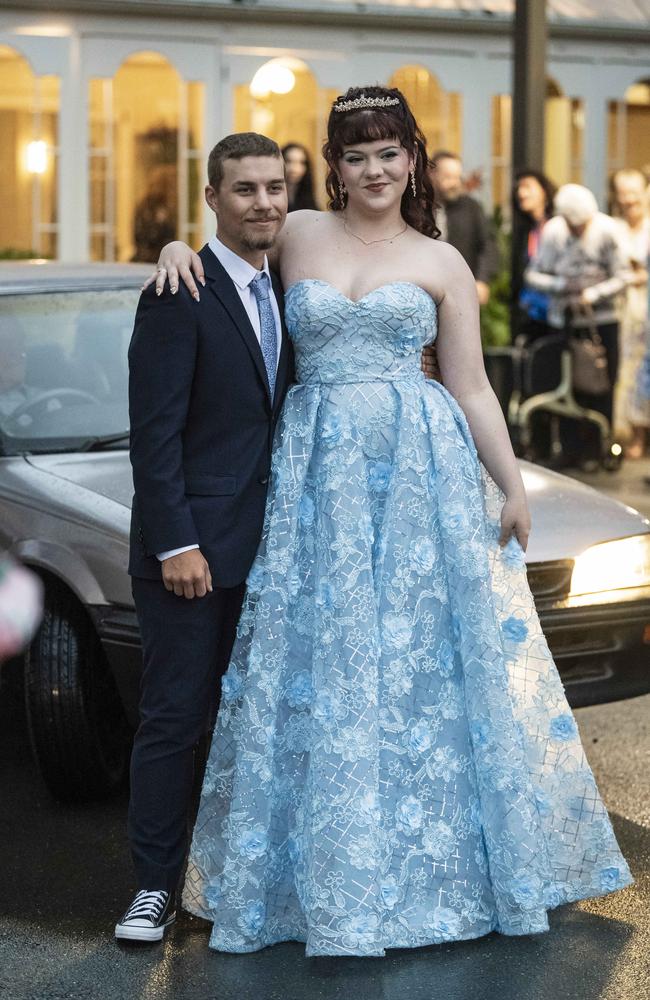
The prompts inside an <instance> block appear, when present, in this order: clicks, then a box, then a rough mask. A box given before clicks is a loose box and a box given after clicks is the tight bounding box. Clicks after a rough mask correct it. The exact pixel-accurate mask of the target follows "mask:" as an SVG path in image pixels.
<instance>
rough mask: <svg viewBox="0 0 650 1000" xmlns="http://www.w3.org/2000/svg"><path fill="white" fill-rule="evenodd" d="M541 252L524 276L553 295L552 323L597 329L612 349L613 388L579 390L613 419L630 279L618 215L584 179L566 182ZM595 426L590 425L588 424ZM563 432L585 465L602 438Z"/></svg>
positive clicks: (571, 455) (569, 452)
mask: <svg viewBox="0 0 650 1000" xmlns="http://www.w3.org/2000/svg"><path fill="white" fill-rule="evenodd" d="M554 207H555V212H556V215H555V217H554V218H552V219H550V220H549V221H548V222H547V223H546V226H545V227H544V231H543V233H542V238H541V240H540V244H539V248H538V252H537V254H536V256H535V257H534V259H533V260H532V261H531V263H530V266H529V267H528V268H527V270H526V273H525V276H524V280H525V282H526V284H527V285H529V286H530V287H531V288H536V289H538V290H540V291H542V292H545V293H546V294H547V295H548V316H547V322H548V324H549V326H551V327H555V328H556V329H558V330H566V331H567V333H569V332H571V331H578V330H580V329H581V328H582V329H593V328H594V327H595V328H596V329H597V331H598V334H599V335H600V338H601V340H602V342H603V344H604V346H605V350H606V352H607V369H608V374H609V382H610V386H611V388H610V390H609V391H608V392H606V393H601V394H598V395H596V394H593V395H592V394H591V393H581V394H578V393H576V399H577V401H578V402H579V403H580V404H581V405H583V406H588V407H591V408H593V409H596V410H598V411H600V412H601V413H603V414H604V415H605V416H606V417H607V419H608V420H609V421H610V422H611V420H612V409H613V396H614V391H613V390H614V385H615V383H616V376H617V371H618V332H619V318H620V296H621V292H622V291H623V289H624V288H625V284H626V258H625V254H624V253H623V250H622V248H621V245H620V238H619V235H618V233H617V230H616V225H615V223H614V220H613V219H611V218H610V217H609V216H608V215H605V214H603V213H602V212H599V211H598V204H597V202H596V199H595V197H594V196H593V194H592V193H591V191H589V189H588V188H586V187H583V186H582V185H581V184H565V185H563V187H561V188H560V189H559V190H558V192H557V194H556V196H555V201H554ZM589 429H590V430H591V429H592V428H591V427H590V428H589ZM584 432H585V433H584V434H583V437H582V441H580V437H579V435H576V434H572V433H570V432H567V433H563V435H562V436H563V443H564V445H565V458H566V459H567V463H569V464H570V463H572V462H574V461H578V462H579V464H583V465H585V466H586V467H590V466H591V465H592V464H593V461H594V458H595V457H596V456H597V454H598V442H597V441H596V440H594V438H593V437H590V438H589V437H588V436H587V428H586V427H585V428H584Z"/></svg>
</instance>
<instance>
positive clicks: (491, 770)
mask: <svg viewBox="0 0 650 1000" xmlns="http://www.w3.org/2000/svg"><path fill="white" fill-rule="evenodd" d="M286 318H287V326H288V329H289V332H290V335H291V337H292V340H293V342H294V345H295V351H296V369H297V380H298V381H297V384H296V385H294V386H293V387H292V388H291V389H290V390H289V394H288V396H287V400H286V403H285V405H284V410H283V414H282V418H281V425H280V428H279V434H278V439H277V442H276V447H275V451H274V459H273V470H272V483H271V490H270V493H269V499H268V505H267V512H266V523H265V529H264V536H263V540H262V544H261V548H260V551H259V554H258V556H257V559H256V562H255V564H254V566H253V568H252V570H251V573H250V576H249V579H248V596H247V599H246V603H245V606H244V611H243V614H242V618H241V622H240V625H239V630H238V638H237V641H236V645H235V649H234V652H233V656H232V660H231V663H230V667H229V669H228V672H227V674H226V676H225V678H224V680H223V688H222V701H221V708H220V712H219V717H218V721H217V726H216V730H215V735H214V740H213V744H212V749H211V752H210V757H209V762H208V766H207V771H206V776H205V783H204V786H203V794H202V800H201V806H200V811H199V816H198V821H197V824H196V828H195V833H194V839H193V843H192V848H191V855H190V862H189V868H188V875H187V880H186V884H185V891H184V905H185V906H186V908H187V909H189V910H190V911H191V912H192V913H195V914H197V915H199V916H202V917H205V918H207V919H208V920H211V921H213V924H214V926H213V931H212V935H211V939H210V945H211V946H212V947H213V948H216V949H219V950H222V951H230V952H247V951H255V950H257V949H259V948H263V947H264V946H266V945H269V944H273V943H275V942H278V941H285V940H289V939H292V940H299V941H304V942H306V946H307V947H306V951H307V954H308V955H383V954H384V950H385V949H386V948H403V947H412V946H416V945H426V944H431V943H437V942H442V941H455V940H459V939H463V938H475V937H478V936H480V935H482V934H487V933H489V932H490V931H492V930H494V929H496V930H498V931H501V932H502V933H503V934H529V933H533V932H537V931H545V930H547V929H548V919H547V911H548V910H549V909H551V908H552V907H555V906H558V905H559V904H561V903H566V902H569V901H571V900H577V899H583V898H585V897H590V896H599V895H602V894H604V893H608V892H611V891H613V890H615V889H619V888H621V887H623V886H625V885H628V884H629V883H630V881H631V877H630V873H629V870H628V867H627V865H626V863H625V861H624V859H623V857H622V856H621V853H620V851H619V848H618V845H617V843H616V840H615V837H614V834H613V831H612V828H611V825H610V822H609V818H608V816H607V812H606V810H605V807H604V806H603V803H602V802H601V799H600V797H599V795H598V790H597V788H596V785H595V782H594V778H593V775H592V773H591V771H590V769H589V766H588V764H587V761H586V759H585V755H584V752H583V750H582V747H581V744H580V739H579V736H578V730H577V728H576V724H575V722H574V719H573V716H572V714H571V711H570V709H569V707H568V704H567V702H566V699H565V695H564V691H563V688H562V684H561V682H560V679H559V676H558V673H557V670H556V668H555V665H554V663H553V661H552V659H551V655H550V653H549V650H548V646H547V644H546V641H545V639H544V636H543V634H542V632H541V630H540V626H539V621H538V618H537V615H536V613H535V608H534V605H533V600H532V597H531V594H530V590H529V588H528V585H527V581H526V571H525V566H524V558H523V553H522V551H521V548H520V547H519V545H518V544H517V543H516V541H511V542H510V543H509V544H508V545H507V546H506V547H505V549H503V550H501V549H499V547H498V544H497V538H498V530H499V529H498V522H499V513H500V498H499V495H498V491H497V490H496V487H495V486H494V484H493V483H491V482H490V481H489V480H488V478H487V476H486V474H485V472H484V471H483V470H482V468H481V466H480V464H479V461H478V458H477V454H476V449H475V447H474V444H473V441H472V438H471V436H470V432H469V429H468V426H467V423H466V420H465V418H464V415H463V413H462V411H461V410H460V408H459V407H458V405H457V404H456V402H455V401H454V399H453V398H452V397H451V396H450V395H449V393H448V392H447V391H446V390H445V389H444V388H443V387H442V386H441V385H438V384H437V383H434V382H430V381H427V380H426V379H425V378H424V376H423V375H422V374H421V372H420V355H421V351H422V347H423V345H424V344H425V343H427V342H430V341H431V340H432V339H433V337H434V336H435V332H436V307H435V303H434V302H433V301H432V300H431V298H430V297H429V296H428V295H427V294H426V292H424V290H423V289H421V288H419V287H418V286H416V285H413V284H410V283H409V282H401V281H400V282H394V283H391V284H387V285H384V286H382V287H380V288H378V289H376V290H375V291H373V292H371V293H370V294H368V295H366V296H365V297H364V298H363V299H361V300H360V301H358V302H353V301H351V300H350V299H348V298H346V297H345V296H344V295H342V294H341V293H340V292H338V291H337V290H336V289H335V288H333V287H332V286H331V285H328V284H327V283H325V282H322V281H317V280H314V279H307V280H303V281H299V282H298V283H297V284H295V285H293V286H292V287H291V288H290V289H289V291H288V293H287V298H286Z"/></svg>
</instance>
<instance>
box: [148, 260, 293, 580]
mask: <svg viewBox="0 0 650 1000" xmlns="http://www.w3.org/2000/svg"><path fill="white" fill-rule="evenodd" d="M200 256H201V260H202V261H203V266H204V269H205V277H206V287H205V288H200V296H201V301H200V302H196V301H195V300H194V299H193V298H192V296H191V295H190V293H189V292H188V290H187V288H186V287H185V285H184V284H183V282H181V283H180V287H179V290H178V292H177V294H176V295H172V294H171V292H170V291H169V290H168V289H166V290H165V291H164V292H163V294H162V295H161V296H160V297H158V296H157V295H156V293H155V288H154V286H153V285H151V286H150V287H149V288H148V289H147V290H146V291H145V292H143V293H142V295H141V296H140V301H139V304H138V309H137V313H136V317H135V327H134V330H133V337H132V339H131V345H130V347H129V371H130V378H129V414H130V422H131V451H130V455H131V465H132V466H133V483H134V488H135V496H134V498H133V510H132V516H131V544H130V559H129V573H130V574H131V575H132V576H136V577H145V578H147V579H161V565H160V562H159V561H158V559H157V558H156V553H157V552H166V551H169V550H170V549H176V548H181V547H182V546H184V545H193V544H198V545H199V547H200V549H201V552H202V553H203V555H204V556H205V558H206V559H207V561H208V564H209V566H210V572H211V574H212V581H213V584H214V586H216V587H234V586H236V585H237V584H239V583H242V582H243V581H244V580H245V579H246V576H247V575H248V571H249V569H250V566H251V563H252V561H253V559H254V557H255V553H256V551H257V547H258V545H259V541H260V536H261V534H262V525H263V519H264V507H265V502H266V493H267V488H268V481H269V475H270V467H271V448H272V443H273V433H274V430H275V424H276V420H277V417H278V414H279V412H280V408H281V406H282V402H283V400H284V396H285V393H286V391H287V388H288V386H289V384H290V382H291V381H292V379H293V351H292V348H291V343H290V341H289V338H288V336H287V332H286V329H285V326H284V314H283V296H282V289H281V287H280V284H279V282H278V280H277V279H276V278H275V276H274V277H273V289H274V292H275V295H276V298H277V301H278V306H279V307H280V315H281V318H282V348H281V353H280V360H279V364H278V371H277V380H276V388H275V396H274V400H273V402H271V398H270V395H269V387H268V381H267V376H266V369H265V367H264V360H263V358H262V351H261V349H260V345H259V342H258V340H257V337H256V336H255V332H254V330H253V327H252V326H251V323H250V320H249V319H248V316H247V314H246V310H245V309H244V306H243V305H242V302H241V299H240V298H239V294H238V292H237V289H236V287H235V285H234V283H233V281H232V279H231V278H230V277H229V276H228V274H227V273H226V271H225V269H224V268H223V267H222V265H221V264H220V263H219V261H218V260H217V258H216V257H215V255H214V254H213V253H212V251H211V250H210V249H209V247H207V246H205V247H203V249H202V250H201V253H200Z"/></svg>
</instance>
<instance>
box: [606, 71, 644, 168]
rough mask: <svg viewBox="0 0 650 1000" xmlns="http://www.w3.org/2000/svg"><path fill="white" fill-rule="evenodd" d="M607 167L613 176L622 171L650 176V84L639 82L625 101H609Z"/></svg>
mask: <svg viewBox="0 0 650 1000" xmlns="http://www.w3.org/2000/svg"><path fill="white" fill-rule="evenodd" d="M607 131H608V137H607V138H608V142H607V152H608V156H607V160H608V162H607V166H608V172H609V173H610V174H612V173H614V171H615V170H619V169H620V168H621V167H636V169H638V170H643V171H644V172H645V173H646V174H647V173H648V172H650V80H649V79H645V80H639V81H637V83H633V84H632V86H631V87H628V88H627V90H626V91H625V97H624V99H623V100H622V101H610V104H609V114H608V130H607Z"/></svg>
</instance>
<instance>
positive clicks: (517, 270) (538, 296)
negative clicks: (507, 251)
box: [511, 170, 557, 340]
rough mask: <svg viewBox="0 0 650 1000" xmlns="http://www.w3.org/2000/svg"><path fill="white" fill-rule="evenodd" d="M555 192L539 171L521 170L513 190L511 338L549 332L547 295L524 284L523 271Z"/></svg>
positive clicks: (540, 334) (551, 212) (528, 262)
mask: <svg viewBox="0 0 650 1000" xmlns="http://www.w3.org/2000/svg"><path fill="white" fill-rule="evenodd" d="M556 191H557V188H556V187H555V185H554V184H553V181H551V180H550V179H549V178H548V177H547V176H546V175H545V174H543V173H541V172H540V171H539V170H520V171H518V173H517V174H515V179H514V185H513V189H512V241H513V252H512V262H513V268H512V277H511V296H512V321H513V322H512V325H513V335H517V334H523V335H524V336H526V338H527V339H528V340H534V339H536V338H537V337H539V336H542V335H543V334H545V333H547V332H548V328H547V325H546V313H547V308H548V299H547V295H546V292H542V291H540V290H539V289H533V288H531V287H530V286H528V285H526V283H525V282H524V274H525V272H526V268H527V267H528V265H529V264H530V262H531V260H532V259H533V257H534V256H535V254H536V253H537V251H538V249H539V243H540V239H541V236H542V230H543V229H544V226H545V225H546V223H547V222H548V220H549V219H550V218H551V216H552V215H553V199H554V197H555V194H556Z"/></svg>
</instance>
